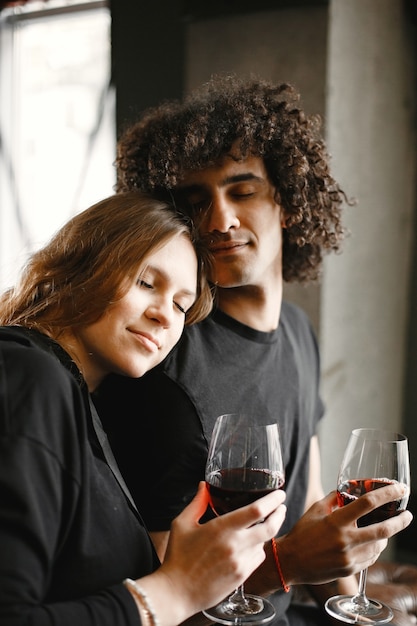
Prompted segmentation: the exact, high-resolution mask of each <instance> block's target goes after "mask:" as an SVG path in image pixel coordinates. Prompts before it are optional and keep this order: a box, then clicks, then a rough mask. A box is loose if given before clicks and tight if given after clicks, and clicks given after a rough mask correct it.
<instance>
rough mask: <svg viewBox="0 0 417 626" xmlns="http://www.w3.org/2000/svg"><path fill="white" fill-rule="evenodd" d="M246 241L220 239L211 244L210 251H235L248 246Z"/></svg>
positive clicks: (214, 252)
mask: <svg viewBox="0 0 417 626" xmlns="http://www.w3.org/2000/svg"><path fill="white" fill-rule="evenodd" d="M246 243H247V242H246V241H223V242H221V241H219V242H218V243H215V244H212V245H211V246H210V252H212V253H213V254H216V253H219V252H234V251H236V250H238V249H239V248H243V246H246Z"/></svg>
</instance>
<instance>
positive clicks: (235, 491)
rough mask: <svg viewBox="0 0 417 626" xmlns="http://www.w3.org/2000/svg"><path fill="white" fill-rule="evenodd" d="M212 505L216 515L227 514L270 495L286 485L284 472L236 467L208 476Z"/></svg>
mask: <svg viewBox="0 0 417 626" xmlns="http://www.w3.org/2000/svg"><path fill="white" fill-rule="evenodd" d="M206 482H207V487H208V492H209V496H210V505H211V507H212V509H213V511H214V512H215V513H216V515H224V513H229V512H230V511H234V510H235V509H238V508H240V507H242V506H246V505H247V504H250V503H251V502H254V501H255V500H257V499H258V498H262V497H263V496H266V495H267V494H268V493H270V492H271V491H275V490H276V489H280V488H281V487H282V486H283V485H284V476H283V474H282V473H280V472H276V471H275V472H274V471H272V470H266V469H256V468H250V467H248V468H244V467H235V468H230V469H222V470H217V471H214V472H211V474H209V475H208V476H206Z"/></svg>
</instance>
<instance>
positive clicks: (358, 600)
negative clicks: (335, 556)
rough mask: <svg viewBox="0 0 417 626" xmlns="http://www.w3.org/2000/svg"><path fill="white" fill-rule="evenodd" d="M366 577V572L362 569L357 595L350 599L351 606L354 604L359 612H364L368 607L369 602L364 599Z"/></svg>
mask: <svg viewBox="0 0 417 626" xmlns="http://www.w3.org/2000/svg"><path fill="white" fill-rule="evenodd" d="M367 575H368V570H367V569H363V570H362V571H361V573H360V575H359V589H358V593H357V594H356V595H355V596H353V598H352V602H353V604H355V605H356V606H357V607H358V609H359V610H360V611H364V610H366V609H367V608H368V606H369V600H368V598H367V597H366V593H365V589H366V578H367Z"/></svg>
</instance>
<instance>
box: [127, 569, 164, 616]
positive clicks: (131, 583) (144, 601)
mask: <svg viewBox="0 0 417 626" xmlns="http://www.w3.org/2000/svg"><path fill="white" fill-rule="evenodd" d="M123 584H124V586H125V587H126V588H128V589H129V590H130V591H131V592H132V595H133V596H135V598H137V600H139V604H140V605H141V607H142V608H143V610H144V612H145V615H146V617H147V618H148V619H149V622H150V624H151V626H159V620H158V618H157V617H156V613H155V611H154V610H153V608H152V605H151V603H150V602H149V598H148V596H147V594H146V593H145V591H144V590H143V589H142V587H139V585H138V583H137V582H136V581H135V580H132V579H131V578H125V580H124V581H123Z"/></svg>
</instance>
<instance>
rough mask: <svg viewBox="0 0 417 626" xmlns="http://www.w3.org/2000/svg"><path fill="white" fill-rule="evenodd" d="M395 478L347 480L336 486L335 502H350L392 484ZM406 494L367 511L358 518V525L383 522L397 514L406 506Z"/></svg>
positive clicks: (340, 503)
mask: <svg viewBox="0 0 417 626" xmlns="http://www.w3.org/2000/svg"><path fill="white" fill-rule="evenodd" d="M395 482H397V481H395V480H388V479H386V480H384V479H382V478H359V479H356V480H347V481H345V482H344V483H341V484H340V485H339V486H338V488H337V504H338V506H345V505H346V504H349V503H350V502H353V501H354V500H356V499H357V498H359V497H360V496H362V495H363V494H365V493H368V492H369V491H373V490H374V489H380V488H381V487H386V486H387V485H390V484H393V483H395ZM407 500H408V496H407V497H405V498H402V499H401V500H394V501H393V502H387V503H386V504H383V505H382V506H379V507H378V508H376V509H374V510H373V511H371V512H370V513H367V514H366V515H364V516H363V517H360V518H359V519H358V522H357V523H358V526H360V527H363V526H369V524H376V523H377V522H383V521H384V520H386V519H389V518H390V517H394V516H395V515H399V514H400V513H402V511H405V509H406V508H407Z"/></svg>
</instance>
